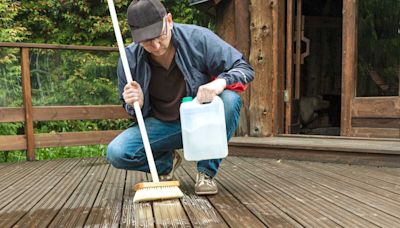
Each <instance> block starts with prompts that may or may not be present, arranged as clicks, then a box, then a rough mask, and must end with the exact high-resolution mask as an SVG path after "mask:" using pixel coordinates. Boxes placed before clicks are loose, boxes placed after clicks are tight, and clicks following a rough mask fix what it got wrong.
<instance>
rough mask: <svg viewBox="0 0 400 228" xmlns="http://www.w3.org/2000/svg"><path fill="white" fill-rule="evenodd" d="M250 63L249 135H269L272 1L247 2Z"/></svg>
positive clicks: (256, 0) (271, 73)
mask: <svg viewBox="0 0 400 228" xmlns="http://www.w3.org/2000/svg"><path fill="white" fill-rule="evenodd" d="M250 2H251V4H250V12H251V17H250V33H251V49H250V64H251V65H252V66H253V67H254V70H255V72H256V74H255V77H254V81H253V82H252V86H251V92H250V107H249V109H250V136H270V135H272V97H273V94H272V87H273V82H274V80H273V64H272V63H273V62H272V59H273V57H272V51H271V48H272V42H273V27H272V26H273V24H272V9H271V6H272V1H271V0H267V1H264V0H251V1H250Z"/></svg>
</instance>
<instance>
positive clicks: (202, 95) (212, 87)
mask: <svg viewBox="0 0 400 228" xmlns="http://www.w3.org/2000/svg"><path fill="white" fill-rule="evenodd" d="M225 87H226V81H225V79H223V78H217V79H215V80H214V81H212V82H210V83H207V84H205V85H202V86H200V87H199V90H198V91H197V96H196V97H197V101H198V102H199V103H200V104H202V103H206V102H211V101H212V100H213V99H214V97H215V96H217V95H218V94H220V93H222V91H224V89H225Z"/></svg>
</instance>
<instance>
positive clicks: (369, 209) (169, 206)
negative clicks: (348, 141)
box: [0, 157, 400, 227]
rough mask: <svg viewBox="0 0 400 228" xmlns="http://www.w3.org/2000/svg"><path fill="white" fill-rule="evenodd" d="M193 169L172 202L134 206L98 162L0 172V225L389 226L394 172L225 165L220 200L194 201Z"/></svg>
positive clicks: (396, 199)
mask: <svg viewBox="0 0 400 228" xmlns="http://www.w3.org/2000/svg"><path fill="white" fill-rule="evenodd" d="M195 167H196V166H195V164H194V163H192V162H186V161H184V162H183V164H182V166H181V167H180V168H179V169H178V170H177V173H176V174H177V176H178V179H179V180H180V183H181V186H180V188H181V190H182V191H183V192H184V197H183V198H182V199H180V200H168V201H157V202H150V203H135V204H134V203H133V196H134V194H135V192H134V190H133V189H132V186H133V185H134V184H135V183H137V182H147V181H149V180H148V178H147V175H146V174H144V173H142V172H135V171H126V170H119V169H115V168H113V167H112V166H110V165H109V164H108V163H107V162H106V161H105V159H104V158H91V159H60V160H54V161H39V162H21V163H15V164H7V165H6V166H4V168H2V169H0V227H60V226H61V227H133V226H135V227H174V226H176V227H303V226H305V227H337V226H342V227H396V226H398V224H400V187H399V183H400V181H399V180H400V169H392V168H386V167H368V166H357V165H351V166H349V165H342V164H329V163H328V164H326V163H315V162H299V161H286V160H273V159H265V158H257V159H256V158H245V157H229V158H227V159H225V161H224V162H223V163H222V165H221V167H220V169H219V173H218V175H217V177H216V181H217V184H218V186H219V193H218V194H217V195H213V196H197V195H196V194H195V193H194V182H195V181H194V180H195V177H196V169H195Z"/></svg>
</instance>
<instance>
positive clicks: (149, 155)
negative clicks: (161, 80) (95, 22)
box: [107, 0, 160, 182]
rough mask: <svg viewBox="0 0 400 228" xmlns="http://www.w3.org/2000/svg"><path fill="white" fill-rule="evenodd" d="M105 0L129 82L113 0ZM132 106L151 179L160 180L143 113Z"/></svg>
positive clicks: (129, 77)
mask: <svg viewBox="0 0 400 228" xmlns="http://www.w3.org/2000/svg"><path fill="white" fill-rule="evenodd" d="M107 1H108V8H109V10H110V14H111V19H112V23H113V27H114V32H115V37H116V38H117V43H118V49H119V54H120V56H121V60H122V66H123V67H124V72H125V76H126V80H127V83H130V82H131V81H132V75H131V71H130V69H129V65H128V58H127V57H126V52H125V46H124V42H123V40H122V36H121V30H120V29H119V24H118V18H117V14H116V12H115V7H114V1H113V0H107ZM133 107H134V109H135V113H136V119H137V121H138V123H139V129H140V134H141V135H142V140H143V144H144V150H145V151H146V157H147V162H148V163H149V167H150V173H151V178H152V179H153V182H160V180H159V179H158V173H157V168H156V164H155V163H154V158H153V153H152V151H151V147H150V142H149V138H148V137H147V131H146V127H145V125H144V120H143V115H142V111H141V110H140V106H139V103H138V102H137V101H135V102H134V103H133Z"/></svg>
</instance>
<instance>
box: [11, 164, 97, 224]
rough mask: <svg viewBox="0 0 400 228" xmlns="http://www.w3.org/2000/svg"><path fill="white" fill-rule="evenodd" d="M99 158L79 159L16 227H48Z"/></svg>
mask: <svg viewBox="0 0 400 228" xmlns="http://www.w3.org/2000/svg"><path fill="white" fill-rule="evenodd" d="M96 160H97V158H91V159H78V161H79V162H78V164H77V165H76V166H75V167H74V168H73V169H71V171H70V172H68V173H67V175H65V177H64V178H63V179H62V180H61V181H60V182H59V183H57V185H56V186H55V187H54V188H53V189H51V191H49V193H48V194H46V195H45V196H44V197H43V198H42V199H40V200H39V201H38V202H37V203H36V205H35V206H34V207H32V209H30V210H29V211H28V213H26V214H25V215H24V217H22V218H21V220H19V221H18V223H17V224H16V225H15V226H16V227H46V226H47V225H48V224H49V223H50V222H51V221H52V220H53V218H54V217H55V216H56V215H57V213H58V212H59V211H60V210H61V209H62V208H63V206H64V204H65V202H66V201H67V200H68V198H69V196H70V195H71V194H72V193H73V192H74V190H75V189H76V187H77V186H78V185H79V183H80V182H81V181H82V179H83V178H84V177H85V176H86V174H87V173H88V172H89V170H90V169H91V168H92V166H91V164H92V163H94V162H95V161H96Z"/></svg>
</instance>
